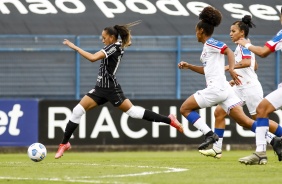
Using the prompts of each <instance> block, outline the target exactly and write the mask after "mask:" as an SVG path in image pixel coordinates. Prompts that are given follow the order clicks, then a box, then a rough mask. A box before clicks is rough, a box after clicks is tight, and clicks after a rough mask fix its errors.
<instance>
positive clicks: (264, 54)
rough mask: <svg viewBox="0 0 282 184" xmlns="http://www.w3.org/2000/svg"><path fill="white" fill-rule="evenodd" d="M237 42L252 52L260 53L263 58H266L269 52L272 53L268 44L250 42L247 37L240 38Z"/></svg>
mask: <svg viewBox="0 0 282 184" xmlns="http://www.w3.org/2000/svg"><path fill="white" fill-rule="evenodd" d="M236 43H238V44H240V45H242V46H244V47H246V48H247V49H249V50H250V51H251V52H253V53H255V54H256V55H258V56H259V57H262V58H265V57H267V56H268V55H269V54H271V50H270V49H269V48H268V47H267V46H263V47H261V46H255V45H252V44H251V43H250V41H249V40H246V39H240V40H238V41H237V42H236Z"/></svg>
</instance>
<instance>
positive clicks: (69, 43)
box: [63, 39, 75, 49]
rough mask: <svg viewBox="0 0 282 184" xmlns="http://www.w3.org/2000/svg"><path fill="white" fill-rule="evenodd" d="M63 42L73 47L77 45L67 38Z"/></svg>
mask: <svg viewBox="0 0 282 184" xmlns="http://www.w3.org/2000/svg"><path fill="white" fill-rule="evenodd" d="M63 44H64V45H67V46H69V47H70V48H72V49H74V48H75V45H74V44H73V43H72V42H71V41H69V40H67V39H64V41H63Z"/></svg>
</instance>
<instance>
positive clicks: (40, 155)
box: [27, 142, 47, 162]
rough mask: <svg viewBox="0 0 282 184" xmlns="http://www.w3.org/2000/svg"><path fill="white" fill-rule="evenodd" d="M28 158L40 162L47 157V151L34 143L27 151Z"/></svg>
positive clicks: (39, 144)
mask: <svg viewBox="0 0 282 184" xmlns="http://www.w3.org/2000/svg"><path fill="white" fill-rule="evenodd" d="M27 155H28V157H29V158H30V159H31V160H32V161H34V162H40V161H42V160H43V159H44V158H45V157H46V156H47V149H46V147H45V146H44V145H43V144H41V143H38V142H37V143H33V144H32V145H30V146H29V147H28V149H27Z"/></svg>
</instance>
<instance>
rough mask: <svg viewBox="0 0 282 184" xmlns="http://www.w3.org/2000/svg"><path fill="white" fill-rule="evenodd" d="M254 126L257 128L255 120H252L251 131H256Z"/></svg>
mask: <svg viewBox="0 0 282 184" xmlns="http://www.w3.org/2000/svg"><path fill="white" fill-rule="evenodd" d="M256 128H257V121H254V123H253V124H252V128H251V131H252V132H254V133H256Z"/></svg>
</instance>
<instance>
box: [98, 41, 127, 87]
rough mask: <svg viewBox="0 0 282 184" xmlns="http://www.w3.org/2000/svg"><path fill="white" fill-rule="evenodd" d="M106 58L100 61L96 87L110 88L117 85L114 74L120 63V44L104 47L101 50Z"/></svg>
mask: <svg viewBox="0 0 282 184" xmlns="http://www.w3.org/2000/svg"><path fill="white" fill-rule="evenodd" d="M101 51H102V52H104V53H105V55H106V57H105V58H104V59H102V61H101V64H100V68H99V74H98V78H97V83H96V86H99V87H102V88H111V87H116V86H117V85H118V82H117V79H116V75H115V74H116V72H117V69H118V66H119V64H120V62H121V58H122V56H123V53H124V49H123V48H122V47H121V42H120V41H119V42H116V43H113V44H111V45H107V46H105V47H104V48H103V49H102V50H101Z"/></svg>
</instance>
